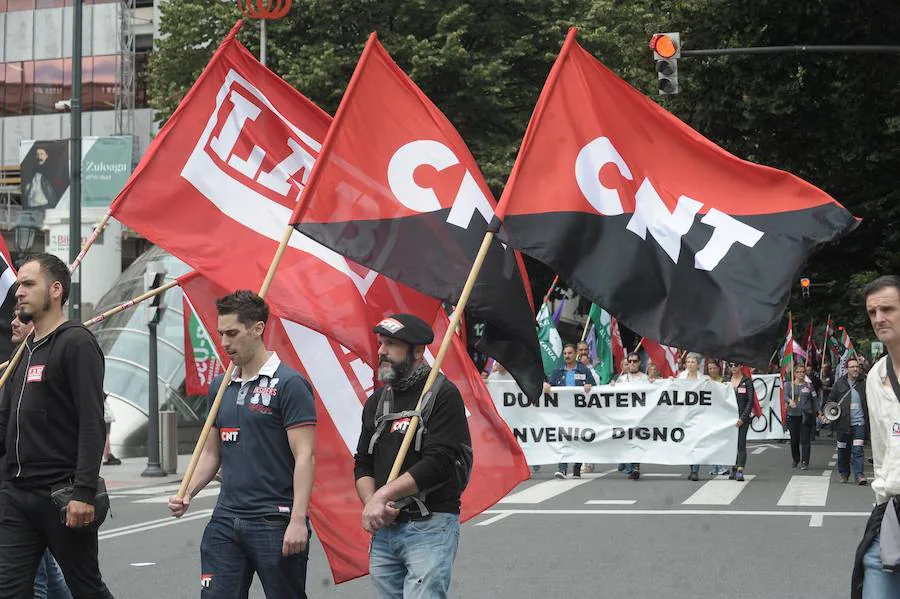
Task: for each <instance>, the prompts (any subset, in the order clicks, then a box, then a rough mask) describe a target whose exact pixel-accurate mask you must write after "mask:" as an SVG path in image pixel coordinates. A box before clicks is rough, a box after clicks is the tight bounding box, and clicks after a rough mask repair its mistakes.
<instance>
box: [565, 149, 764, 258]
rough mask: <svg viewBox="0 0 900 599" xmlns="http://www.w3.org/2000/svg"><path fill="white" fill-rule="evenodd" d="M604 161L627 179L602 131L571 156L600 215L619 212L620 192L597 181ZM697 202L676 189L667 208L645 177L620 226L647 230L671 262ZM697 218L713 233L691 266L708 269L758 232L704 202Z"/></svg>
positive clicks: (583, 190) (621, 209) (642, 235)
mask: <svg viewBox="0 0 900 599" xmlns="http://www.w3.org/2000/svg"><path fill="white" fill-rule="evenodd" d="M607 164H615V165H616V167H617V168H618V169H619V173H620V174H621V175H622V176H623V177H625V178H626V179H628V180H629V181H632V180H633V176H632V174H631V169H629V168H628V165H627V164H626V163H625V160H624V159H623V158H622V155H621V154H619V151H618V150H616V148H615V146H614V145H613V144H612V141H610V139H609V138H608V137H598V138H596V139H594V140H592V141H591V142H590V143H588V144H587V145H585V146H584V147H583V148H581V151H580V152H578V157H577V158H576V159H575V179H576V181H577V182H578V187H579V188H580V189H581V193H582V194H583V195H584V197H585V199H586V200H587V201H588V203H590V205H591V206H592V207H593V208H594V210H596V211H597V212H598V213H600V214H602V215H604V216H617V215H619V214H623V213H624V207H623V206H622V198H621V197H620V196H619V192H618V190H616V189H614V188H610V187H606V186H605V185H603V184H602V183H601V182H600V177H599V173H600V170H601V169H602V168H603V167H604V166H606V165H607ZM701 208H703V203H702V202H698V201H697V200H695V199H693V198H690V197H688V196H686V195H682V196H679V197H678V203H677V204H676V205H675V210H674V211H669V209H668V207H666V204H665V202H663V199H662V198H661V197H660V195H659V193H658V192H657V191H656V189H655V188H654V187H653V184H652V183H651V182H650V179H647V178H645V179H644V180H643V182H641V186H640V187H639V188H638V191H637V193H636V194H635V207H634V214H633V215H632V217H631V219H630V220H629V221H628V225H626V227H625V228H626V229H628V230H629V231H631V232H632V233H634V234H635V235H637V236H638V237H640V238H641V239H644V240H646V239H647V232H648V231H649V232H650V235H651V236H652V237H653V239H655V240H656V242H657V243H658V244H659V245H660V247H662V249H663V250H664V251H665V252H666V254H668V256H669V258H671V259H672V262H674V263H676V264H677V263H678V258H679V256H680V255H681V238H682V237H684V235H685V234H686V233H687V232H688V231H690V230H691V227H692V226H693V224H694V219H695V218H696V216H697V213H699V212H700V209H701ZM700 222H701V223H703V224H704V225H708V226H710V227H712V228H713V234H712V236H711V237H710V239H709V241H708V242H707V243H706V245H705V246H704V247H703V248H702V249H701V250H700V251H699V252H697V253H696V254H695V255H694V268H696V269H697V270H706V271H712V270H713V269H715V268H716V266H718V265H719V263H720V262H721V261H722V260H723V259H724V258H725V256H726V254H728V251H729V250H730V249H731V248H732V246H734V244H735V243H739V244H741V245H743V246H746V247H748V248H752V247H754V246H755V245H756V244H757V243H758V242H759V240H760V239H762V236H763V232H762V231H760V230H758V229H754V228H753V227H751V226H750V225H747V224H745V223H742V222H741V221H739V220H737V219H736V218H734V217H732V216H729V215H728V214H725V213H724V212H721V211H719V210H716V209H715V208H710V209H709V212H708V213H707V214H706V215H705V216H704V217H703V218H702V219H701V220H700Z"/></svg>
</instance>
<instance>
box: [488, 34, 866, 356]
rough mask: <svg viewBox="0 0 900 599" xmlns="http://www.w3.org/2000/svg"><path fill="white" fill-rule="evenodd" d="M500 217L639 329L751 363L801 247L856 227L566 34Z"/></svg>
mask: <svg viewBox="0 0 900 599" xmlns="http://www.w3.org/2000/svg"><path fill="white" fill-rule="evenodd" d="M497 217H498V218H500V219H501V220H502V221H503V228H504V230H505V231H507V233H508V234H509V236H510V241H511V243H512V244H513V245H514V246H515V247H517V248H518V249H520V250H521V251H522V252H524V253H526V254H529V255H531V256H533V257H534V258H536V259H538V260H540V261H542V262H544V263H545V264H546V265H548V266H549V267H550V268H551V269H552V270H553V271H555V272H558V273H559V274H560V276H561V277H562V278H563V279H565V281H566V282H567V283H568V284H569V285H570V286H571V287H572V288H573V289H575V290H576V291H577V292H578V293H579V294H581V295H582V296H584V297H585V298H587V299H590V300H591V301H593V302H595V303H598V304H600V305H602V306H604V307H605V308H606V309H607V310H608V311H609V312H610V313H611V314H613V315H614V316H615V317H616V318H618V319H619V320H620V322H622V323H623V324H625V325H627V326H628V328H630V329H632V330H634V331H635V332H637V333H639V334H641V335H643V336H646V337H650V338H651V339H657V340H659V341H660V342H661V343H665V344H667V345H673V346H677V347H689V348H691V350H693V351H697V352H700V353H704V354H708V355H712V356H719V357H723V358H729V359H734V360H737V361H740V362H742V363H751V364H760V365H761V364H764V363H765V360H766V358H768V357H769V354H768V349H769V344H770V343H771V340H772V338H773V337H774V336H775V334H776V332H777V329H778V325H779V322H780V321H781V316H782V314H783V313H784V309H785V307H786V306H787V302H788V299H789V297H790V288H791V284H792V283H793V281H794V278H795V276H796V273H797V272H798V271H799V270H800V268H801V266H802V264H803V263H804V262H805V261H806V258H807V256H808V255H809V253H810V252H812V251H813V249H814V248H815V247H816V246H818V245H819V244H821V243H825V242H827V241H830V240H832V239H834V238H836V237H837V236H839V235H842V234H844V233H847V232H848V231H850V230H851V229H852V228H853V227H854V226H855V225H856V220H855V219H854V218H853V217H852V216H851V215H850V213H848V212H847V211H846V210H845V209H844V208H843V207H842V206H841V205H840V204H838V203H837V202H836V201H835V200H834V199H832V198H831V197H829V196H828V195H827V194H826V193H824V192H823V191H821V190H819V189H817V188H815V187H813V186H812V185H810V184H809V183H806V182H804V181H802V180H800V179H798V178H797V177H795V176H793V175H791V174H789V173H786V172H783V171H779V170H776V169H773V168H769V167H765V166H761V165H758V164H752V163H750V162H746V161H744V160H740V159H739V158H737V157H735V156H733V155H731V154H729V153H728V152H726V151H725V150H723V149H722V148H720V147H718V146H716V145H715V144H714V143H712V142H711V141H709V140H708V139H706V138H704V137H703V136H701V135H700V134H699V133H697V132H696V131H694V130H693V129H691V128H690V127H688V126H687V125H686V124H684V123H683V122H681V121H679V120H678V119H677V118H676V117H675V116H673V115H672V114H670V113H668V112H666V111H665V110H664V109H663V108H661V107H660V106H659V105H658V104H656V103H654V102H653V101H652V100H650V99H649V98H647V97H646V96H644V95H642V94H641V93H640V92H638V91H637V90H635V89H634V88H632V87H631V86H629V85H628V84H627V83H625V82H624V81H622V80H621V79H620V78H619V77H617V76H616V75H615V74H614V73H612V72H611V71H610V70H608V69H607V68H605V67H604V66H603V65H602V64H600V62H598V61H597V60H596V59H595V58H594V57H593V56H592V55H591V54H590V53H588V52H587V51H586V50H584V49H583V48H582V47H581V46H579V45H578V43H577V42H576V41H575V33H574V30H573V31H571V32H570V33H569V36H568V37H567V38H566V42H565V44H564V45H563V48H562V51H561V52H560V55H559V58H558V59H557V61H556V63H555V64H554V66H553V69H552V70H551V72H550V75H549V77H548V79H547V82H546V84H545V85H544V89H543V91H542V92H541V96H540V98H539V100H538V103H537V106H536V107H535V110H534V114H533V115H532V118H531V122H530V123H529V125H528V129H527V131H526V133H525V138H524V140H523V141H522V146H521V148H520V150H519V155H518V157H517V159H516V163H515V165H514V167H513V169H512V172H511V174H510V176H509V181H508V182H507V184H506V187H505V188H504V190H503V196H502V198H501V200H500V203H499V205H498V207H497ZM610 256H615V257H616V259H615V260H610V259H609V257H610ZM762 272H765V273H766V276H765V277H760V273H762ZM637 273H640V275H638V274H637Z"/></svg>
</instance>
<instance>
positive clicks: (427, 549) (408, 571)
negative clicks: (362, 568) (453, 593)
mask: <svg viewBox="0 0 900 599" xmlns="http://www.w3.org/2000/svg"><path fill="white" fill-rule="evenodd" d="M458 546H459V516H458V515H456V514H446V513H440V512H436V513H434V514H433V515H432V516H431V518H430V519H428V520H422V521H419V522H403V523H400V524H394V525H391V526H385V527H383V528H380V529H379V530H378V532H376V533H375V536H373V537H372V545H371V547H370V548H369V574H370V575H371V577H372V586H373V587H374V589H375V597H376V599H443V598H445V597H447V591H449V590H450V575H451V574H452V573H453V560H454V559H456V548H457V547H458Z"/></svg>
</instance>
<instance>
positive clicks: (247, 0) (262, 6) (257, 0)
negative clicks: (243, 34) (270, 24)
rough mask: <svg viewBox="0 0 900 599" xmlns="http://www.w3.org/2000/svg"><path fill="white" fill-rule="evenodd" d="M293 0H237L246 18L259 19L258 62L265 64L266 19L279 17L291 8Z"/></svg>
mask: <svg viewBox="0 0 900 599" xmlns="http://www.w3.org/2000/svg"><path fill="white" fill-rule="evenodd" d="M292 1H293V0H237V3H238V7H239V8H240V9H241V12H242V13H244V16H245V17H247V18H248V19H259V62H261V63H263V65H265V64H266V21H267V20H269V19H280V18H282V17H283V16H284V15H286V14H288V11H289V10H291V2H292Z"/></svg>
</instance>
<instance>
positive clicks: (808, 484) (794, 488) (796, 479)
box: [778, 475, 831, 506]
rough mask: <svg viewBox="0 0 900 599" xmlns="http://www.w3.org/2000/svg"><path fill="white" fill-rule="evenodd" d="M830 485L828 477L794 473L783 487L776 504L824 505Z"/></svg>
mask: <svg viewBox="0 0 900 599" xmlns="http://www.w3.org/2000/svg"><path fill="white" fill-rule="evenodd" d="M830 485H831V478H830V477H825V476H799V475H794V476H792V477H791V480H790V481H788V484H787V486H786V487H785V488H784V493H782V494H781V499H779V500H778V505H790V506H824V505H825V503H826V501H827V500H828V488H829V486H830Z"/></svg>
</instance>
